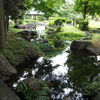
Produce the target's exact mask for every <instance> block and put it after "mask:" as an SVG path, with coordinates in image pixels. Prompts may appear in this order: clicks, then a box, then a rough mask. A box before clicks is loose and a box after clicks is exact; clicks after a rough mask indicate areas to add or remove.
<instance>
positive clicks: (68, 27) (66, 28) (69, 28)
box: [62, 25, 84, 34]
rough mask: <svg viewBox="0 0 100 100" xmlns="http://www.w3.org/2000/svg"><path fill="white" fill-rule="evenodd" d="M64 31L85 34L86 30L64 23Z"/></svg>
mask: <svg viewBox="0 0 100 100" xmlns="http://www.w3.org/2000/svg"><path fill="white" fill-rule="evenodd" d="M62 31H64V32H67V33H75V34H76V33H77V34H84V31H81V30H79V29H78V28H77V27H75V26H69V25H64V27H62Z"/></svg>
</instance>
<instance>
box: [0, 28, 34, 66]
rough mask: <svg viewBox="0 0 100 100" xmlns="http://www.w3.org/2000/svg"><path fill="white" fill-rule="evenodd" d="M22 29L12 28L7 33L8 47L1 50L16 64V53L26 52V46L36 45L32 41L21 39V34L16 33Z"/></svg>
mask: <svg viewBox="0 0 100 100" xmlns="http://www.w3.org/2000/svg"><path fill="white" fill-rule="evenodd" d="M19 31H21V30H19V29H13V28H10V29H9V32H8V33H7V40H6V47H5V49H3V50H0V53H1V54H3V55H4V56H5V57H6V58H7V59H8V60H9V61H10V62H11V63H12V64H16V63H17V62H16V61H15V58H14V54H25V52H24V50H25V48H29V47H34V45H33V44H32V43H29V42H28V41H26V40H24V39H21V38H20V35H17V34H16V33H17V32H19Z"/></svg>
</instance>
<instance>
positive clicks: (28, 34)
mask: <svg viewBox="0 0 100 100" xmlns="http://www.w3.org/2000/svg"><path fill="white" fill-rule="evenodd" d="M17 34H20V35H21V37H22V38H24V39H25V40H28V41H30V40H31V39H34V38H36V37H37V36H38V35H37V32H36V31H32V30H23V31H21V32H18V33H17Z"/></svg>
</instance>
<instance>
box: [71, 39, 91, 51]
mask: <svg viewBox="0 0 100 100" xmlns="http://www.w3.org/2000/svg"><path fill="white" fill-rule="evenodd" d="M90 45H92V43H90V42H88V41H84V40H75V41H73V42H72V43H71V50H72V51H73V50H75V49H76V50H84V49H86V48H87V46H90Z"/></svg>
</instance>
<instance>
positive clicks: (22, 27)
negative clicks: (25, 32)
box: [14, 24, 27, 29]
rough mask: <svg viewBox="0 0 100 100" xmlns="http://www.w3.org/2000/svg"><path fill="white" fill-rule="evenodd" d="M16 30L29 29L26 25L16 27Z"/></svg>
mask: <svg viewBox="0 0 100 100" xmlns="http://www.w3.org/2000/svg"><path fill="white" fill-rule="evenodd" d="M14 28H19V29H27V26H26V25H23V24H21V25H15V26H14Z"/></svg>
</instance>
